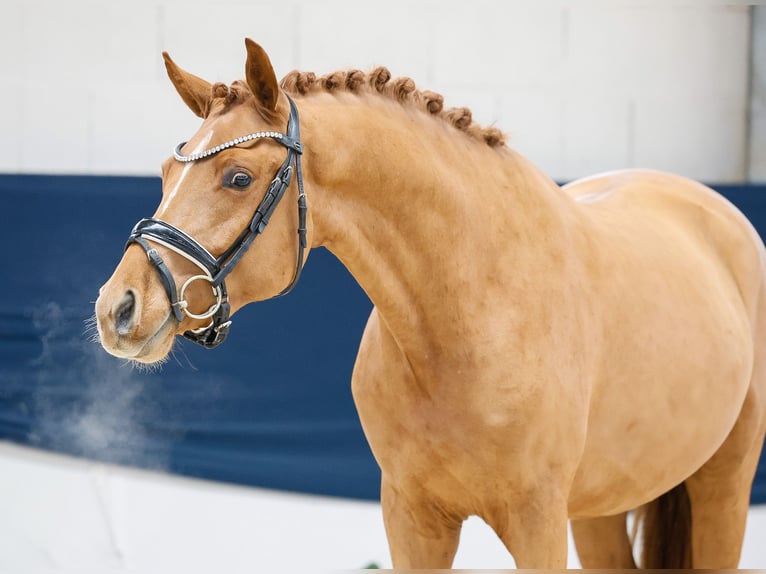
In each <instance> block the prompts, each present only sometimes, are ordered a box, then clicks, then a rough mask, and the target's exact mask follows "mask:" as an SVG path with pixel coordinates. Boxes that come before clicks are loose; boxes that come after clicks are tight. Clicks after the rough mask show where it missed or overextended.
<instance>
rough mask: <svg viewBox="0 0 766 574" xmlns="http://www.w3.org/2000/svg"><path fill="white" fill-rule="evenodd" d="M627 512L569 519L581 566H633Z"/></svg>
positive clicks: (617, 567) (615, 567) (600, 567)
mask: <svg viewBox="0 0 766 574" xmlns="http://www.w3.org/2000/svg"><path fill="white" fill-rule="evenodd" d="M627 517H628V513H627V512H623V513H621V514H615V515H614V516H601V517H598V518H585V519H580V520H572V522H571V525H572V537H573V538H574V542H575V547H576V548H577V557H578V558H579V559H580V564H581V565H582V567H583V568H599V569H610V570H611V569H621V570H622V569H627V568H635V567H636V563H635V561H634V559H633V548H632V546H631V541H630V537H629V536H628V527H627Z"/></svg>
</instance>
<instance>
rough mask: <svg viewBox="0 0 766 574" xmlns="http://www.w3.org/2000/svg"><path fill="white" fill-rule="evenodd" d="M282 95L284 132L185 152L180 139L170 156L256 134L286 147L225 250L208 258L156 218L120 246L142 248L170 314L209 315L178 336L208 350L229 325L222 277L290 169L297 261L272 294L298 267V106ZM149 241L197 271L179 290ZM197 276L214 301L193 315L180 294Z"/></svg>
mask: <svg viewBox="0 0 766 574" xmlns="http://www.w3.org/2000/svg"><path fill="white" fill-rule="evenodd" d="M285 96H286V97H287V100H288V101H289V103H290V117H289V120H288V122H287V133H286V134H283V133H280V132H256V133H252V134H248V135H246V136H243V137H239V138H235V139H233V140H230V141H228V142H226V143H224V144H221V145H218V146H215V147H214V148H211V149H209V150H206V151H204V152H201V153H195V154H192V155H188V156H186V155H183V154H182V153H181V148H183V146H184V144H185V143H186V142H182V143H180V144H179V145H178V146H177V147H176V149H175V154H174V155H175V158H176V160H178V161H181V162H192V161H198V160H201V159H205V158H206V157H209V156H211V155H214V154H216V153H219V152H221V151H223V150H225V149H228V148H231V147H234V146H236V145H239V144H241V143H244V142H247V141H251V140H254V139H259V138H268V139H272V140H274V141H276V142H277V143H280V144H282V145H283V146H285V147H286V148H287V158H286V159H285V161H284V163H282V165H281V167H280V168H279V170H278V171H277V175H276V176H275V177H274V179H273V180H272V182H271V184H269V187H268V189H267V190H266V193H265V195H264V196H263V199H262V200H261V203H260V204H259V205H258V207H257V208H256V210H255V213H254V214H253V217H252V219H251V220H250V225H248V226H247V227H246V228H245V229H244V230H243V231H242V233H240V235H239V237H237V238H236V239H235V240H234V242H233V243H232V244H231V245H230V246H229V247H228V249H226V250H225V251H224V252H223V253H222V254H221V255H220V256H219V257H214V256H213V255H211V254H210V252H209V251H208V250H207V249H205V248H204V247H203V246H202V245H201V244H200V243H198V242H197V241H196V240H195V239H193V238H192V237H191V236H189V235H187V234H186V233H184V232H183V231H181V230H180V229H178V228H177V227H174V226H172V225H170V224H169V223H166V222H165V221H162V220H160V219H142V220H141V221H139V222H138V223H137V224H136V226H135V227H134V228H133V231H131V233H130V237H129V238H128V242H127V244H126V245H125V249H127V248H128V247H129V246H130V245H131V244H133V243H137V244H138V245H140V246H141V247H142V248H143V249H144V251H146V255H147V257H148V258H149V261H150V262H151V264H152V265H153V266H154V268H155V269H156V270H157V273H158V274H159V276H160V281H162V286H163V287H164V288H165V292H166V293H167V296H168V299H169V300H170V307H171V309H172V310H173V315H174V317H175V318H176V320H177V321H178V322H179V323H180V322H181V321H182V320H183V318H184V314H186V315H187V316H189V317H191V318H193V319H208V318H209V319H210V324H208V325H207V326H205V327H202V328H200V329H194V330H191V331H186V332H185V333H184V337H186V338H187V339H189V340H191V341H194V342H195V343H197V344H199V345H202V346H203V347H206V348H208V349H212V348H213V347H217V346H218V345H220V344H221V343H222V342H223V341H224V339H226V336H227V335H228V334H229V328H230V327H231V320H230V319H229V313H230V306H229V302H228V293H227V291H226V282H225V279H226V276H227V275H228V274H229V273H231V271H232V270H233V269H234V266H235V265H236V264H237V263H239V261H240V259H242V257H243V256H244V255H245V252H246V251H247V249H248V248H249V247H250V245H251V244H252V243H253V241H255V239H256V237H258V235H260V234H261V233H263V230H264V229H265V228H266V225H267V224H268V223H269V219H270V218H271V215H272V214H273V213H274V210H275V209H276V207H277V205H279V202H280V200H281V199H282V197H283V196H284V194H285V191H286V190H287V188H288V187H289V185H290V181H291V180H292V177H293V171H295V174H296V177H297V180H298V260H297V263H296V267H295V273H294V275H293V278H292V281H290V284H289V285H288V286H287V287H285V288H284V289H283V290H282V291H281V292H280V293H278V294H277V295H275V297H281V296H282V295H286V294H288V293H289V292H290V291H292V290H293V288H294V287H295V284H296V283H297V282H298V278H299V277H300V275H301V270H302V269H303V255H304V251H305V249H306V211H307V205H306V194H305V193H304V191H303V174H302V171H301V154H302V153H303V145H302V144H301V142H300V125H299V121H298V109H297V108H296V107H295V102H293V100H292V99H291V98H290V96H287V95H286V94H285ZM150 242H151V243H157V244H160V245H163V246H165V247H167V248H169V249H171V250H172V251H174V252H176V253H178V254H179V255H181V256H182V257H185V258H186V259H188V260H189V261H191V262H192V263H194V264H195V265H196V266H197V267H199V268H200V269H201V270H202V272H203V274H201V275H193V276H192V277H189V279H187V280H186V282H185V283H184V284H183V285H182V286H181V289H180V291H178V290H177V289H176V282H175V280H174V279H173V275H172V273H171V272H170V269H168V267H167V265H165V262H164V261H163V260H162V257H160V255H159V253H158V252H157V250H156V249H155V248H154V247H152V246H151V245H150V244H149V243H150ZM200 280H204V281H208V282H209V283H210V286H211V287H212V289H213V295H214V296H215V298H216V301H215V303H214V304H213V305H211V306H210V308H209V309H208V310H207V311H205V312H204V313H200V314H196V313H192V312H191V311H189V309H188V302H187V301H186V299H185V294H186V289H187V288H188V287H189V285H190V284H192V283H193V282H194V281H200Z"/></svg>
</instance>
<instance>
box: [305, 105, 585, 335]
mask: <svg viewBox="0 0 766 574" xmlns="http://www.w3.org/2000/svg"><path fill="white" fill-rule="evenodd" d="M299 105H300V107H301V118H302V121H301V126H302V130H303V140H304V142H305V143H306V148H307V153H306V155H305V160H306V161H305V167H306V174H307V176H306V179H307V184H306V190H307V193H308V194H309V201H310V210H311V212H312V220H313V226H314V235H313V236H314V239H313V246H320V245H321V246H324V247H326V248H328V249H329V250H330V251H331V252H332V253H333V254H335V256H336V257H338V258H339V259H340V260H341V262H342V263H343V264H344V265H345V266H346V267H347V269H348V270H349V271H350V273H351V274H352V275H353V276H354V277H355V279H356V280H357V281H358V283H359V284H360V285H361V287H362V288H363V289H364V290H365V292H366V293H367V295H368V296H369V297H370V299H371V300H372V302H373V303H374V304H375V306H376V308H377V309H378V313H379V315H380V317H381V319H382V320H383V321H384V322H385V324H386V326H387V327H388V329H389V331H391V332H392V334H394V336H395V337H396V338H397V341H398V342H399V344H400V346H401V347H405V348H406V347H407V346H408V344H412V345H417V346H418V348H421V349H422V347H423V345H424V342H426V341H432V342H434V344H438V345H439V346H440V347H441V348H444V347H448V346H449V345H450V343H451V342H454V343H455V344H458V345H459V344H461V341H462V342H463V343H464V342H465V332H464V330H463V329H462V325H463V323H464V322H465V321H466V320H467V319H468V318H469V317H473V316H475V315H476V314H481V313H482V312H486V311H487V309H486V307H488V306H491V305H494V304H496V303H495V301H496V300H495V301H493V300H492V299H491V298H492V297H493V291H494V290H501V291H502V295H503V296H502V300H503V301H519V302H523V301H525V298H526V297H528V295H529V291H530V289H533V290H534V289H539V285H536V283H535V277H539V276H540V274H541V273H548V274H550V273H551V269H553V268H555V265H554V264H553V263H552V261H560V260H561V259H562V257H563V256H564V255H563V253H562V248H561V245H562V244H561V241H563V237H564V236H565V235H566V234H567V228H568V226H569V223H570V220H571V217H569V214H570V212H571V209H570V203H571V201H569V200H567V199H566V198H565V196H564V194H563V193H562V192H561V191H560V189H559V188H558V186H557V185H556V184H555V183H554V182H552V181H551V180H550V179H549V178H547V177H546V176H545V175H543V174H542V172H540V171H539V170H538V169H537V168H535V167H534V166H533V165H532V164H531V163H529V162H528V161H526V160H525V159H524V158H523V157H521V156H520V155H518V154H516V153H515V152H513V151H512V150H510V149H508V148H505V147H503V148H498V149H494V148H490V147H489V146H488V145H486V144H485V143H484V142H482V141H478V140H475V139H473V138H471V137H470V136H469V135H467V134H465V133H461V132H459V131H458V130H457V129H456V128H454V127H452V126H451V125H448V124H447V123H446V122H445V121H442V120H439V119H436V118H433V117H429V116H428V115H427V114H425V113H423V112H420V111H418V110H415V109H410V108H408V107H406V106H405V105H402V104H400V103H398V102H396V101H389V100H386V99H384V98H381V97H377V96H371V95H367V96H359V95H347V94H342V95H340V96H330V95H327V94H320V95H317V96H313V97H308V98H306V99H303V100H302V101H301V102H300V104H299ZM550 279H554V280H556V278H553V277H549V278H548V280H550ZM498 294H500V293H498ZM490 312H491V311H490Z"/></svg>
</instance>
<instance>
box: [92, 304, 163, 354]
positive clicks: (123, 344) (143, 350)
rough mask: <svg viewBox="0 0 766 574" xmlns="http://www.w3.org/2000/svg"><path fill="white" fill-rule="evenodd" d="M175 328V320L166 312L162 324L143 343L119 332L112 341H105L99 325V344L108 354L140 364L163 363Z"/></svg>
mask: <svg viewBox="0 0 766 574" xmlns="http://www.w3.org/2000/svg"><path fill="white" fill-rule="evenodd" d="M176 329H177V321H176V319H175V317H174V316H173V314H172V313H168V314H167V316H166V317H165V319H164V320H163V322H162V324H161V325H160V326H159V327H158V328H157V330H156V331H154V333H152V334H151V335H150V336H149V337H148V338H147V339H146V340H145V341H144V342H143V344H142V343H141V341H136V340H135V339H133V340H131V338H130V337H129V336H128V335H122V334H119V333H117V336H116V339H115V340H114V341H113V342H107V341H105V340H104V334H103V333H102V332H101V328H100V327H99V338H100V342H101V346H102V347H103V348H104V350H105V351H106V352H107V353H109V354H110V355H113V356H115V357H117V358H120V359H126V360H128V361H131V362H135V363H139V364H141V365H155V364H161V363H163V362H164V361H165V360H166V358H167V356H168V355H169V354H170V351H171V350H172V348H173V344H174V342H175V335H176Z"/></svg>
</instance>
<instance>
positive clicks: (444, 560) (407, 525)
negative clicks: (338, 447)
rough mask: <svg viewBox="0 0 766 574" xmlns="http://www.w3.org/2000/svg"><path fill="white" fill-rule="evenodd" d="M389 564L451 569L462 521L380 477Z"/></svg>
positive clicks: (423, 497)
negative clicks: (389, 557) (389, 555)
mask: <svg viewBox="0 0 766 574" xmlns="http://www.w3.org/2000/svg"><path fill="white" fill-rule="evenodd" d="M380 502H381V506H382V508H383V522H384V524H385V527H386V537H387V538H388V547H389V551H390V552H391V561H392V562H393V566H394V568H396V569H400V568H405V569H409V568H450V567H451V566H452V561H453V560H454V558H455V552H456V551H457V545H458V540H459V539H460V529H461V527H462V525H463V519H462V518H460V517H458V516H454V515H451V514H450V513H448V512H446V511H445V510H444V509H443V508H440V507H439V505H437V504H435V503H434V502H433V501H431V500H429V499H428V498H427V497H425V496H418V495H411V494H409V495H408V494H405V493H403V492H401V491H399V490H398V489H396V488H394V486H393V485H391V484H390V483H389V482H388V481H387V480H386V479H385V478H383V481H382V485H381V493H380Z"/></svg>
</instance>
